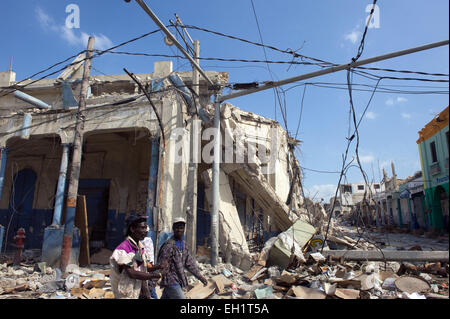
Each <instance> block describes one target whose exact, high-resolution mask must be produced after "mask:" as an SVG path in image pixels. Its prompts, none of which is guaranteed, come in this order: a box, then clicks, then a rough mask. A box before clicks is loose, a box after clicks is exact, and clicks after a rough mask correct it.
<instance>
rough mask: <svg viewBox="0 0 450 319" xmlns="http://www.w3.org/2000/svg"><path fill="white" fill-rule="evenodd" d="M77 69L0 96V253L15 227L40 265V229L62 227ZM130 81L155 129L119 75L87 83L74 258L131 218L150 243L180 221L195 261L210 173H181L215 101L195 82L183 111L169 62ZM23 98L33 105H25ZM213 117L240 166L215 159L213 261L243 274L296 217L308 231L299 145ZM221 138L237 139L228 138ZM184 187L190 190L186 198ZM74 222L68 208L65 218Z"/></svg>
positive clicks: (177, 76)
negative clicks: (143, 218)
mask: <svg viewBox="0 0 450 319" xmlns="http://www.w3.org/2000/svg"><path fill="white" fill-rule="evenodd" d="M79 70H80V68H79V67H78V69H77V68H72V69H70V70H67V71H66V72H64V73H63V74H61V76H59V77H58V78H56V79H45V80H41V81H38V82H36V83H31V82H32V81H31V80H26V81H23V82H21V83H20V85H19V86H17V88H18V89H20V90H19V91H15V92H18V93H14V92H13V91H11V92H10V93H11V94H8V95H5V96H2V97H1V98H0V112H1V114H0V116H1V118H0V147H1V149H2V153H1V161H2V166H1V176H0V196H1V198H0V225H2V226H0V227H1V230H2V232H3V235H2V236H1V237H2V239H3V245H2V252H3V251H8V250H11V249H12V247H13V245H12V244H13V237H14V235H15V234H16V233H17V231H18V229H19V228H24V230H25V232H26V241H25V249H36V250H42V254H43V256H47V255H48V254H47V255H46V251H45V250H46V249H47V248H46V245H45V238H44V237H45V236H46V230H47V229H58V227H59V228H61V227H63V225H64V222H65V205H63V203H64V202H65V201H64V196H65V195H67V194H66V193H67V190H66V191H63V192H61V187H60V185H61V184H60V183H61V181H64V182H65V180H67V178H69V176H68V175H69V174H68V172H67V166H68V164H67V163H68V162H69V163H70V152H71V149H72V143H73V141H74V127H75V123H76V120H77V114H78V96H79V94H80V93H79V92H80V82H81V81H80V72H79ZM207 74H208V77H210V79H212V80H213V82H214V83H215V84H216V85H218V86H224V85H225V84H226V83H227V81H228V73H219V72H214V71H208V72H207ZM136 76H137V77H138V78H139V80H140V81H141V82H142V83H143V84H144V85H145V88H146V90H147V91H148V92H149V93H150V95H151V99H152V103H153V104H154V106H155V107H156V110H157V112H158V113H159V116H160V118H161V125H160V124H159V123H158V119H157V116H156V115H157V114H155V112H154V111H153V109H152V108H151V107H150V104H149V101H148V100H147V99H146V97H145V95H144V94H143V92H141V91H140V89H139V87H138V86H137V85H136V84H135V83H134V82H133V81H132V80H131V79H130V78H129V77H128V76H127V75H103V76H99V75H97V76H92V77H90V79H89V95H88V99H87V107H86V110H85V111H84V113H83V119H84V121H85V127H84V137H83V148H82V162H81V173H80V179H79V188H78V194H79V195H82V196H84V198H85V201H86V205H85V206H86V212H87V213H86V214H87V222H86V223H84V224H81V226H80V224H77V222H76V223H75V225H76V226H77V227H76V228H75V229H74V235H73V238H74V240H73V248H74V251H77V249H78V251H79V249H80V248H79V247H80V242H81V241H82V240H85V241H86V240H87V241H88V247H89V251H90V254H92V253H93V252H95V251H98V250H99V249H101V248H104V249H108V250H113V249H114V248H115V247H116V246H117V245H118V244H119V243H120V242H121V241H122V240H123V238H124V236H125V220H126V218H127V216H129V215H130V214H140V215H147V216H148V217H149V224H150V230H151V232H150V234H151V236H152V237H153V239H154V240H155V239H156V238H155V234H158V235H159V236H158V242H159V244H161V243H162V242H163V240H164V239H165V238H167V237H168V236H169V235H170V232H171V230H172V229H171V226H172V220H173V219H174V218H175V217H185V218H186V219H187V220H188V225H187V229H186V240H187V241H188V244H189V246H190V247H192V250H193V251H194V252H195V249H196V248H197V247H198V246H204V247H206V246H207V245H208V241H209V240H210V238H209V237H210V236H209V234H210V224H211V216H210V204H211V163H207V162H205V161H203V160H200V161H198V165H191V164H192V163H191V161H190V148H191V147H192V143H193V139H192V138H191V132H192V131H193V130H194V127H195V123H196V122H194V120H193V115H194V114H196V113H197V114H198V115H199V116H200V118H201V119H202V120H201V121H198V122H200V123H201V124H200V132H199V133H198V134H199V135H198V136H203V138H202V139H200V138H199V141H200V142H199V143H198V144H199V145H200V146H201V149H202V152H205V151H206V152H208V147H209V146H210V145H212V144H211V143H210V141H208V139H207V138H206V139H205V138H204V135H205V134H204V132H205V130H207V129H208V128H209V127H211V126H212V123H211V122H212V116H213V115H212V114H213V111H212V109H213V106H212V103H210V100H211V96H212V94H213V93H214V92H213V91H212V90H210V88H208V86H207V83H206V82H204V81H203V80H200V89H199V101H200V106H198V105H196V103H193V101H194V100H195V99H193V98H192V97H193V95H191V94H192V91H191V90H189V89H188V90H186V88H189V87H190V86H191V85H192V74H191V73H190V72H185V73H175V72H172V62H156V63H155V65H154V71H153V73H144V74H136ZM0 80H1V83H0V86H1V87H2V88H10V87H11V86H13V85H14V84H16V81H15V73H14V72H11V71H10V72H2V73H1V74H0ZM24 85H25V86H24ZM33 98H34V100H36V99H38V102H36V101H34V102H33V101H32V102H30V101H31V100H32V99H33ZM30 103H32V104H30ZM196 111H197V112H196ZM221 113H222V120H221V130H222V139H223V141H224V144H223V145H226V143H225V140H226V139H231V141H232V142H233V145H236V144H239V143H241V144H243V145H244V146H245V147H244V149H245V151H244V153H243V154H241V155H243V156H244V158H245V160H244V161H242V162H231V163H230V162H227V161H226V160H225V157H227V156H230V154H231V156H233V155H235V156H237V155H238V154H236V153H237V152H236V151H235V150H231V151H230V150H227V149H224V151H223V152H222V154H223V157H224V158H223V159H222V160H223V162H222V164H221V171H220V203H219V234H220V235H219V248H220V253H221V256H222V258H223V260H224V261H226V262H231V263H232V264H233V265H235V266H237V267H240V268H242V269H248V268H249V267H251V263H252V261H251V254H250V251H251V248H252V247H254V246H255V247H258V248H262V247H263V245H264V242H265V241H266V240H267V239H268V238H270V237H273V236H275V235H277V234H279V233H280V232H283V231H285V230H286V229H288V228H289V227H290V226H291V225H292V224H293V222H294V221H295V220H297V219H298V218H299V217H300V219H301V220H304V221H307V222H311V223H312V224H313V225H314V223H313V221H312V219H311V216H309V215H308V210H307V209H305V208H304V199H303V197H302V196H301V194H302V190H301V183H300V181H301V178H302V177H301V175H300V169H299V165H298V162H297V160H296V158H295V156H294V151H293V146H294V145H295V144H297V143H299V142H298V141H296V140H293V139H292V138H290V137H289V136H288V134H287V132H286V131H285V130H284V129H283V128H282V127H281V126H280V125H279V123H277V122H275V121H273V120H270V119H267V118H264V117H262V116H259V115H257V114H253V113H249V112H245V111H243V110H241V109H239V108H237V107H235V106H232V105H231V104H228V103H225V104H223V105H222V107H221ZM161 127H162V128H161ZM230 130H234V132H239V134H238V135H236V134H230V133H229V132H230ZM269 131H271V132H276V134H277V135H276V136H277V142H278V143H279V147H278V148H277V149H276V150H274V149H271V142H272V140H273V138H271V136H270V135H269ZM236 136H239V138H236ZM163 137H165V138H164V139H163ZM261 141H263V142H261ZM253 143H254V144H259V145H262V146H263V148H265V151H266V152H265V153H266V154H265V155H267V154H270V156H273V157H274V158H275V160H274V161H270V162H269V163H267V161H265V160H264V159H262V154H261V152H259V153H258V154H257V153H256V152H253V151H251V150H252V147H251V145H253ZM209 150H210V149H209ZM177 158H182V159H183V160H181V161H179V160H176V159H177ZM249 158H251V159H252V160H251V161H250V160H248V159H249ZM267 166H271V167H270V169H265V168H267ZM190 174H193V175H194V178H193V177H192V175H191V176H190ZM192 181H194V183H196V189H195V188H194V191H192V190H191V189H190V188H189V186H190V184H192ZM195 181H196V182H195ZM62 185H64V184H62ZM65 185H66V186H67V183H66V184H65ZM66 188H67V187H66ZM62 189H63V190H64V187H63V188H62ZM79 214H80V213H79V211H78V210H77V216H76V220H78V219H79V216H78V215H79ZM83 225H84V226H86V228H87V231H86V234H84V235H83V229H81V232H80V228H83V227H84V226H83ZM82 237H83V238H84V239H83V238H82ZM58 240H59V239H58ZM58 245H59V244H58ZM59 246H60V245H59ZM77 247H78V248H77ZM81 249H83V248H81ZM50 255H52V254H50ZM54 255H55V253H53V257H54ZM56 255H58V252H57V253H56ZM75 257H77V256H75ZM46 258H47V262H49V263H50V264H57V263H58V260H57V258H56V259H54V260H50V259H51V258H50V257H46ZM48 258H50V259H48ZM43 259H45V258H43Z"/></svg>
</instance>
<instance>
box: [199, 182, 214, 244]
mask: <svg viewBox="0 0 450 319" xmlns="http://www.w3.org/2000/svg"><path fill="white" fill-rule="evenodd" d="M204 203H205V186H204V185H203V184H198V186H197V246H203V245H204V244H205V240H207V243H208V245H209V244H211V239H210V238H209V235H210V233H211V213H210V212H209V211H208V210H205V208H204Z"/></svg>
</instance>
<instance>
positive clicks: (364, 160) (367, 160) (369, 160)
mask: <svg viewBox="0 0 450 319" xmlns="http://www.w3.org/2000/svg"><path fill="white" fill-rule="evenodd" d="M359 160H360V162H361V163H366V164H367V163H372V162H373V160H374V157H373V155H364V156H359Z"/></svg>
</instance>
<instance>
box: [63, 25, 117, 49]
mask: <svg viewBox="0 0 450 319" xmlns="http://www.w3.org/2000/svg"><path fill="white" fill-rule="evenodd" d="M61 31H62V33H61V37H62V38H63V39H64V40H66V41H67V42H68V43H69V44H71V45H73V46H80V47H86V46H87V43H88V41H89V34H87V33H85V32H81V33H80V34H79V35H77V34H76V33H75V31H74V29H69V28H67V27H65V26H63V27H61ZM93 36H94V37H95V43H94V47H95V48H97V49H99V50H105V49H108V48H110V47H112V46H113V42H112V41H111V40H110V39H109V38H108V37H107V36H105V35H103V34H100V35H97V34H93Z"/></svg>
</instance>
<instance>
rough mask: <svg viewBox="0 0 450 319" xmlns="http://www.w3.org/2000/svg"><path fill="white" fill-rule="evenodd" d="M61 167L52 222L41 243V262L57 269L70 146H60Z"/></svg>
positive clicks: (61, 240) (61, 239) (61, 238)
mask: <svg viewBox="0 0 450 319" xmlns="http://www.w3.org/2000/svg"><path fill="white" fill-rule="evenodd" d="M62 147H63V150H62V155H61V166H60V169H59V178H58V186H57V190H56V199H55V208H54V212H53V222H52V224H51V225H50V226H48V227H46V228H45V229H44V240H43V242H42V255H41V261H43V262H46V263H47V265H49V266H51V267H57V266H58V265H59V263H60V257H61V246H62V243H63V238H64V226H62V225H61V215H62V209H63V205H64V192H65V189H66V176H67V166H68V162H69V147H70V144H62Z"/></svg>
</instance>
